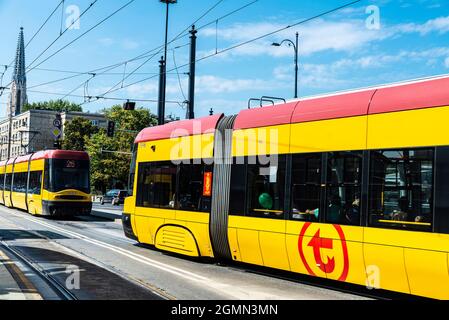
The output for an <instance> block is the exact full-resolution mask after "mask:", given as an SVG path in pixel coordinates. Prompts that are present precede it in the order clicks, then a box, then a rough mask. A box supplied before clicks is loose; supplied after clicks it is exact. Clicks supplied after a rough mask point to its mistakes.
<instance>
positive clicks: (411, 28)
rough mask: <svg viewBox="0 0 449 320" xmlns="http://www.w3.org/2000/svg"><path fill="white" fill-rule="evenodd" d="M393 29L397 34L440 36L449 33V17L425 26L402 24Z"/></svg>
mask: <svg viewBox="0 0 449 320" xmlns="http://www.w3.org/2000/svg"><path fill="white" fill-rule="evenodd" d="M393 29H396V31H397V32H402V33H419V34H420V35H422V36H423V35H426V34H428V33H430V32H438V33H440V34H443V33H446V32H449V16H447V17H439V18H435V19H432V20H428V21H427V22H425V23H423V24H416V23H407V24H402V25H398V26H396V27H395V28H393Z"/></svg>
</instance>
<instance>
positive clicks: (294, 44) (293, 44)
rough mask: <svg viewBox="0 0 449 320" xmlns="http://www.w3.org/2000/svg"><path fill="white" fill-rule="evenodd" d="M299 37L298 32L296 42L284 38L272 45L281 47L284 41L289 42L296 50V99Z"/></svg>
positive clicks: (296, 91) (296, 96)
mask: <svg viewBox="0 0 449 320" xmlns="http://www.w3.org/2000/svg"><path fill="white" fill-rule="evenodd" d="M298 38H299V34H298V32H296V43H294V42H293V41H292V40H290V39H285V40H282V41H281V42H280V43H277V42H274V43H273V44H272V46H275V47H280V46H281V45H282V44H283V43H284V42H287V43H288V45H289V46H292V47H293V49H294V50H295V99H297V98H298V69H299V68H298Z"/></svg>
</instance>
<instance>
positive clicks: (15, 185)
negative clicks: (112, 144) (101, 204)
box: [0, 150, 92, 216]
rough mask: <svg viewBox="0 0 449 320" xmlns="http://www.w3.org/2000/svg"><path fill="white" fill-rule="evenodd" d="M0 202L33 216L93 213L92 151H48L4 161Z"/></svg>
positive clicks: (0, 175) (1, 170) (0, 174)
mask: <svg viewBox="0 0 449 320" xmlns="http://www.w3.org/2000/svg"><path fill="white" fill-rule="evenodd" d="M0 204H3V205H5V206H6V207H9V208H17V209H22V210H25V211H27V212H29V213H30V214H32V215H48V216H59V215H86V214H90V212H91V209H92V199H91V196H90V178H89V156H88V154H87V153H86V152H79V151H65V150H47V151H39V152H36V153H33V154H29V155H25V156H21V157H16V158H11V159H9V160H8V161H2V162H0Z"/></svg>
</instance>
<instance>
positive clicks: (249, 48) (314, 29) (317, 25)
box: [201, 20, 386, 56]
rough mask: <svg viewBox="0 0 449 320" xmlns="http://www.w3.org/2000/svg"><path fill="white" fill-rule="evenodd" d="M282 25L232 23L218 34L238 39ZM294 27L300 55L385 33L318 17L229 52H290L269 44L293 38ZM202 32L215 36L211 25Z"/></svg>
mask: <svg viewBox="0 0 449 320" xmlns="http://www.w3.org/2000/svg"><path fill="white" fill-rule="evenodd" d="M283 27H285V24H276V23H267V22H263V23H246V24H235V25H233V26H231V27H230V28H226V29H219V30H218V37H219V38H220V39H221V40H225V41H226V42H230V41H232V42H234V43H240V42H244V41H247V40H249V39H254V38H257V37H259V36H261V35H263V34H266V33H269V32H272V31H273V30H278V29H281V28H283ZM296 31H298V32H299V34H300V45H299V48H300V52H301V54H302V55H309V54H312V53H316V52H319V51H324V50H335V51H352V50H355V49H357V48H359V47H361V46H363V45H364V44H365V43H367V42H370V41H373V40H380V39H383V38H385V37H386V35H385V34H384V33H383V32H382V31H378V30H368V29H366V28H365V22H364V21H363V20H352V21H346V22H333V21H325V20H317V21H315V22H312V23H309V24H307V25H303V26H300V27H298V28H296V29H293V28H292V29H286V30H283V31H281V32H279V33H277V34H274V35H273V36H271V37H267V38H264V39H261V40H259V41H255V42H251V43H248V44H246V45H244V46H241V47H238V48H236V49H233V50H232V51H231V52H230V53H231V54H233V55H261V54H268V55H271V56H291V55H292V48H288V47H287V46H282V47H272V46H271V44H272V42H273V41H275V42H279V41H281V40H283V39H285V38H287V39H291V40H294V35H295V32H296ZM201 32H202V35H203V36H214V37H215V35H216V30H215V29H212V28H211V29H205V30H203V31H201Z"/></svg>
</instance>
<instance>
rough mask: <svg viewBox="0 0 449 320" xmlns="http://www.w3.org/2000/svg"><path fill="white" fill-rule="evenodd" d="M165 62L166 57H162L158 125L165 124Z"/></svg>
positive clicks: (160, 62) (160, 63)
mask: <svg viewBox="0 0 449 320" xmlns="http://www.w3.org/2000/svg"><path fill="white" fill-rule="evenodd" d="M164 81H165V61H164V57H161V60H160V61H159V98H158V106H157V117H158V121H157V122H158V125H160V126H161V125H163V124H164V123H165V84H164Z"/></svg>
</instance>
